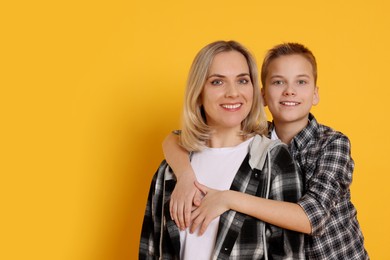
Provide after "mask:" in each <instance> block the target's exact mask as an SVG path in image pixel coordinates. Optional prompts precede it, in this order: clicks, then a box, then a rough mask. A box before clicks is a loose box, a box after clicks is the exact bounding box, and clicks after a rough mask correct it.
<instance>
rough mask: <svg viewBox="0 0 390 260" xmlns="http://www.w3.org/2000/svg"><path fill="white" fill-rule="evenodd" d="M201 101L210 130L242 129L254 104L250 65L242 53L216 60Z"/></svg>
mask: <svg viewBox="0 0 390 260" xmlns="http://www.w3.org/2000/svg"><path fill="white" fill-rule="evenodd" d="M201 100H202V105H203V108H204V111H205V114H206V120H207V124H208V125H209V126H210V127H212V128H213V129H215V130H222V129H225V130H226V129H233V130H237V131H239V130H241V122H242V121H243V120H244V119H245V118H246V117H247V116H248V114H249V112H250V110H251V107H252V102H253V85H252V82H251V78H250V72H249V66H248V63H247V61H246V59H245V57H244V56H243V55H242V54H241V53H239V52H237V51H229V52H222V53H219V54H217V55H216V56H215V57H214V59H213V62H212V64H211V66H210V69H209V73H208V76H207V79H206V83H205V85H204V87H203V91H202V94H201Z"/></svg>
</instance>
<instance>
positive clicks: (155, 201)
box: [138, 161, 166, 259]
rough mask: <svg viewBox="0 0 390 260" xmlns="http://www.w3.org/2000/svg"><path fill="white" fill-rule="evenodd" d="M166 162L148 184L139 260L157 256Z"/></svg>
mask: <svg viewBox="0 0 390 260" xmlns="http://www.w3.org/2000/svg"><path fill="white" fill-rule="evenodd" d="M165 168H166V162H165V161H164V162H162V163H161V165H160V167H159V168H158V170H157V172H156V173H155V174H154V176H153V179H152V182H151V184H150V189H149V194H148V200H147V204H146V209H145V215H144V219H143V223H142V229H141V238H140V245H139V252H138V254H139V259H154V258H155V257H156V256H157V255H158V254H159V252H158V251H159V241H160V234H161V232H160V229H161V214H159V212H161V209H162V204H163V201H162V189H163V186H162V182H163V181H164V178H163V176H164V175H163V172H164V169H165Z"/></svg>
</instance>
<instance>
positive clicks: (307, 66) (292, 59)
mask: <svg viewBox="0 0 390 260" xmlns="http://www.w3.org/2000/svg"><path fill="white" fill-rule="evenodd" d="M274 73H283V74H285V73H287V74H291V73H299V74H301V73H307V74H311V75H313V66H312V64H311V63H310V62H309V61H308V60H307V58H305V57H304V56H303V55H300V54H292V55H283V56H280V57H278V58H276V59H274V60H273V61H271V62H270V63H269V66H268V73H267V74H268V76H271V75H272V74H274Z"/></svg>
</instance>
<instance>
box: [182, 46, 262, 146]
mask: <svg viewBox="0 0 390 260" xmlns="http://www.w3.org/2000/svg"><path fill="white" fill-rule="evenodd" d="M229 51H237V52H239V53H241V54H242V55H243V56H244V57H245V59H246V61H247V63H248V67H249V73H250V79H251V81H252V85H253V103H252V107H251V110H250V112H249V114H248V116H247V117H246V118H245V119H244V120H243V122H242V123H241V125H242V132H241V135H243V136H245V137H250V136H253V135H255V134H265V133H266V131H267V120H266V115H265V112H264V106H263V103H262V101H261V98H260V88H259V78H258V70H257V65H256V61H255V59H254V57H253V56H252V54H251V53H250V52H249V51H248V50H247V49H246V48H245V47H244V46H243V45H241V44H240V43H238V42H236V41H216V42H213V43H210V44H208V45H207V46H205V47H203V48H202V49H201V50H200V51H199V53H198V54H197V55H196V57H195V59H194V61H193V63H192V65H191V68H190V71H189V75H188V79H187V87H186V91H185V97H184V107H183V116H182V117H183V118H182V132H181V136H180V143H181V145H182V146H183V147H184V148H185V149H186V150H187V151H191V152H192V151H201V150H202V149H204V148H206V147H207V142H208V140H210V137H211V134H212V132H211V129H210V127H209V126H208V125H207V123H206V119H205V114H204V110H203V106H202V104H201V94H202V91H203V87H204V85H205V83H206V79H207V77H208V74H209V68H210V66H211V64H212V62H213V59H214V57H215V56H216V55H217V54H219V53H221V52H229Z"/></svg>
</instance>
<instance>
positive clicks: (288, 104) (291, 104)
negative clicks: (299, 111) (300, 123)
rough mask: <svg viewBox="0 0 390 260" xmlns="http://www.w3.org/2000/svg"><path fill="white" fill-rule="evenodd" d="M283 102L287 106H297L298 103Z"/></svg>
mask: <svg viewBox="0 0 390 260" xmlns="http://www.w3.org/2000/svg"><path fill="white" fill-rule="evenodd" d="M282 104H283V105H286V106H296V105H298V102H282Z"/></svg>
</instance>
